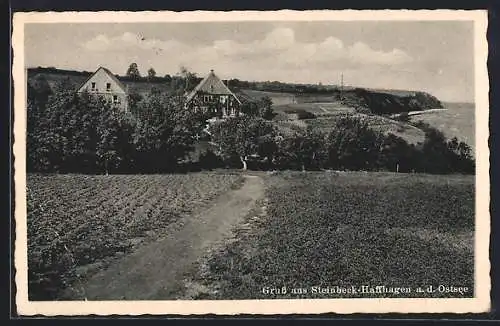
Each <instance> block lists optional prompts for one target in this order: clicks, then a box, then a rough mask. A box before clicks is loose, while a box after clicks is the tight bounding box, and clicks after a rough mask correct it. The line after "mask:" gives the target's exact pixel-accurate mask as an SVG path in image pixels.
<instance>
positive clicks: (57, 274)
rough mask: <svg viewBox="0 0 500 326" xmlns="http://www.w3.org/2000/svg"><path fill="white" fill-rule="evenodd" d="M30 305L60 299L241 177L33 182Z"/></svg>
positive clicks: (42, 178) (50, 178) (32, 178)
mask: <svg viewBox="0 0 500 326" xmlns="http://www.w3.org/2000/svg"><path fill="white" fill-rule="evenodd" d="M27 181H28V189H27V191H28V200H27V204H28V215H27V220H28V270H29V297H30V300H46V299H57V298H58V296H59V294H60V293H61V292H62V291H63V290H64V289H65V288H66V287H69V286H77V285H78V284H77V283H78V282H77V281H78V280H80V279H81V278H84V277H85V275H83V274H85V273H87V272H89V271H91V270H92V269H95V267H96V266H97V267H99V268H100V267H102V264H104V263H106V261H107V260H109V259H110V258H112V257H115V256H119V255H123V254H125V253H127V252H129V251H131V250H133V249H134V247H135V246H137V245H138V244H140V243H141V242H144V241H148V240H151V239H153V238H155V237H157V236H160V235H161V232H162V228H164V227H165V226H167V225H169V224H170V223H173V222H175V221H176V220H178V219H180V218H181V217H184V216H187V215H190V214H192V213H193V212H195V211H196V210H200V209H203V207H205V206H206V205H207V204H209V203H210V201H211V200H213V199H214V198H215V197H216V196H218V195H219V194H221V193H223V192H226V191H228V190H230V189H231V188H233V187H237V186H239V185H240V184H242V182H243V180H242V178H241V176H238V175H236V174H234V175H231V174H227V173H226V174H220V173H192V174H185V175H111V176H95V175H92V176H90V175H39V174H31V175H28V180H27Z"/></svg>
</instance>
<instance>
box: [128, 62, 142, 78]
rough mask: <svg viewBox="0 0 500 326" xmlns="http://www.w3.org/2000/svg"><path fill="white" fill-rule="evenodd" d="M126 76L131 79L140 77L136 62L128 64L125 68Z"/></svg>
mask: <svg viewBox="0 0 500 326" xmlns="http://www.w3.org/2000/svg"><path fill="white" fill-rule="evenodd" d="M125 75H126V76H127V77H130V78H132V79H139V78H141V73H140V72H139V67H138V66H137V63H135V62H132V63H131V64H130V66H129V67H128V69H127V72H126V74H125Z"/></svg>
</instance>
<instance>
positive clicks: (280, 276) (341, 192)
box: [195, 172, 474, 299]
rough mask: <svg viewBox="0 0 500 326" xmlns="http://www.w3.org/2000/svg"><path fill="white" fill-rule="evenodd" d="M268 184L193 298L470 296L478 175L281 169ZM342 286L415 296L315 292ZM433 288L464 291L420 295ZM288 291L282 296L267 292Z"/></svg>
mask: <svg viewBox="0 0 500 326" xmlns="http://www.w3.org/2000/svg"><path fill="white" fill-rule="evenodd" d="M266 183H267V190H266V194H267V199H266V200H267V202H265V203H261V205H262V207H259V209H260V210H261V212H260V213H259V212H254V214H252V215H251V216H249V219H248V222H247V226H246V228H244V229H240V230H236V231H235V232H236V234H237V236H236V240H233V241H232V242H231V243H230V244H229V245H227V246H225V247H223V248H222V249H220V250H218V251H214V252H213V253H212V254H211V255H210V256H209V258H208V259H207V260H206V261H204V262H202V263H201V264H200V272H199V274H198V275H197V276H196V277H195V279H196V280H197V281H198V282H200V283H201V284H203V285H204V287H205V289H209V290H207V291H205V292H203V293H200V294H198V296H197V297H196V298H198V299H201V298H203V299H252V298H255V299H263V298H333V297H367V296H369V297H382V296H385V297H395V296H396V297H397V296H399V297H472V296H473V291H472V289H473V266H474V260H473V257H474V256H473V234H474V200H473V199H474V179H473V177H469V176H434V175H433V176H428V175H406V174H397V175H396V174H392V173H333V172H317V173H314V172H308V173H300V172H297V173H291V172H280V173H277V174H274V175H272V176H267V177H266ZM262 211H264V214H262ZM248 225H250V227H249V226H248ZM337 285H338V286H344V287H350V286H354V287H356V288H358V289H359V287H361V286H363V285H370V286H377V285H384V286H386V287H411V289H412V293H410V294H406V293H405V294H392V293H389V294H387V293H385V294H384V293H383V294H360V293H359V292H358V293H355V294H327V295H325V294H323V295H318V294H314V293H312V292H311V287H313V286H322V287H329V286H330V287H334V286H337ZM429 285H432V286H433V287H434V288H435V289H436V288H437V287H438V286H439V285H444V286H456V287H467V288H468V291H467V292H466V293H464V294H459V293H441V292H439V291H436V292H434V293H416V292H415V291H416V289H417V287H419V286H420V287H423V288H426V287H428V286H429ZM283 286H285V287H286V288H287V289H288V292H287V294H284V295H270V294H264V293H263V291H262V289H263V288H264V287H270V288H279V289H281V288H282V287H283ZM292 288H301V289H302V288H305V289H307V290H308V292H307V293H302V294H297V293H295V294H293V293H291V292H290V291H291V289H292Z"/></svg>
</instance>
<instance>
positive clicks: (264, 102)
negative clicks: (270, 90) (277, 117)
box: [258, 96, 274, 120]
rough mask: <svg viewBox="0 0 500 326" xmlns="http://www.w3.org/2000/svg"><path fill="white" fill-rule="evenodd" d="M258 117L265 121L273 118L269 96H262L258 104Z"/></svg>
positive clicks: (271, 102)
mask: <svg viewBox="0 0 500 326" xmlns="http://www.w3.org/2000/svg"><path fill="white" fill-rule="evenodd" d="M258 106H259V113H260V116H261V117H262V118H264V119H266V120H271V119H272V118H273V117H274V112H273V101H272V99H271V98H270V97H269V96H264V97H262V98H261V99H260V101H259V102H258Z"/></svg>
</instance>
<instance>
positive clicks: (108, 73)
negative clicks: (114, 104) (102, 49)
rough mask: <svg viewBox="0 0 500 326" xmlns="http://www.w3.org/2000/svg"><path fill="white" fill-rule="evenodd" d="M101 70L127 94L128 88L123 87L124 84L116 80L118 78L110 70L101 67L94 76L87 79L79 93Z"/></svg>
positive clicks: (79, 88)
mask: <svg viewBox="0 0 500 326" xmlns="http://www.w3.org/2000/svg"><path fill="white" fill-rule="evenodd" d="M99 70H103V71H104V72H105V73H106V74H107V75H108V76H109V77H110V78H111V79H112V80H113V81H114V82H115V83H116V85H117V86H118V87H119V88H120V89H121V90H122V91H123V92H124V93H127V88H126V87H125V85H123V83H122V82H121V81H120V80H119V79H118V78H116V76H115V75H114V74H113V73H112V72H111V71H110V70H109V69H108V68H104V67H102V66H101V67H99V68H97V70H96V71H95V72H94V73H93V74H92V75H90V77H89V78H87V79H86V80H85V81H84V82H83V83H82V85H81V86H80V87H78V92H80V91H81V89H82V87H83V86H85V84H86V83H87V82H88V81H89V80H90V79H91V78H92V77H94V76H95V74H97V73H98V72H99Z"/></svg>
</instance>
